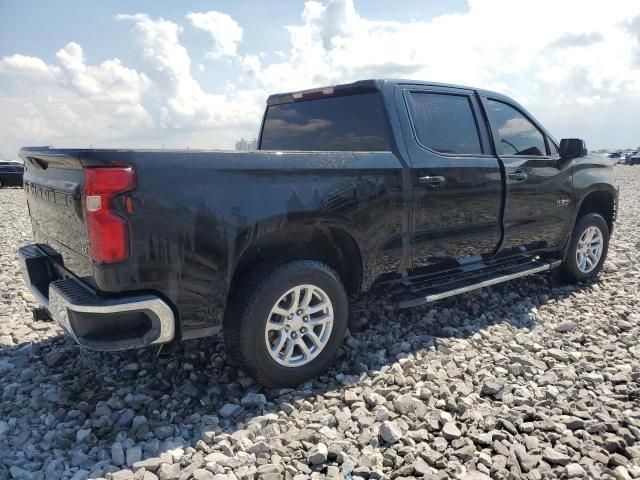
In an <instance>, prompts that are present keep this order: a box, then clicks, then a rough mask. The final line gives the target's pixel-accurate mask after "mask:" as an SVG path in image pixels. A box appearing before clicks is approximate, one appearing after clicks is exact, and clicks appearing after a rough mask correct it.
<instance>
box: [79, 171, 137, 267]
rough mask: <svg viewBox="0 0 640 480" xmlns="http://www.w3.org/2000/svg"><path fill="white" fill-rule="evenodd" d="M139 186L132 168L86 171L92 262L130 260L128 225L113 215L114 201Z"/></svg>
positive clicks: (85, 180) (88, 229) (86, 196)
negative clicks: (117, 196) (128, 258)
mask: <svg viewBox="0 0 640 480" xmlns="http://www.w3.org/2000/svg"><path fill="white" fill-rule="evenodd" d="M135 185H136V176H135V172H134V171H133V170H132V169H131V168H130V167H104V168H103V167H100V168H86V169H85V170H84V205H85V212H86V219H87V231H88V233H89V250H90V252H91V258H92V259H93V261H94V262H97V263H114V262H121V261H123V260H126V259H127V257H128V256H129V229H128V226H127V222H126V221H125V220H124V219H123V218H122V217H120V216H119V215H117V214H116V213H115V212H114V211H113V205H112V203H113V202H112V200H113V197H114V196H116V195H118V194H120V193H123V192H126V191H128V190H131V189H133V188H134V187H135Z"/></svg>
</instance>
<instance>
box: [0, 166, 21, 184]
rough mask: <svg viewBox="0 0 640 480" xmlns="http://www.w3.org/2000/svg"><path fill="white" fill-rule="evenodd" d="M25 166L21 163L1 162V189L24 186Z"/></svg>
mask: <svg viewBox="0 0 640 480" xmlns="http://www.w3.org/2000/svg"><path fill="white" fill-rule="evenodd" d="M23 173H24V165H22V164H21V163H19V162H5V161H0V188H1V187H19V186H22V175H23Z"/></svg>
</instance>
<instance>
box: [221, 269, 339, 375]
mask: <svg viewBox="0 0 640 480" xmlns="http://www.w3.org/2000/svg"><path fill="white" fill-rule="evenodd" d="M347 317H348V302H347V295H346V292H345V289H344V286H343V285H342V282H341V281H340V277H339V276H338V275H337V273H336V272H334V271H333V270H332V269H331V268H329V267H328V266H326V265H324V264H323V263H320V262H317V261H313V260H301V261H295V262H290V263H287V264H285V265H281V266H279V267H276V268H264V269H260V270H259V271H256V272H255V273H254V274H253V275H249V276H248V277H247V278H246V279H245V281H243V282H240V283H239V284H238V286H237V287H236V288H235V289H234V293H233V295H232V298H231V299H230V304H229V308H228V310H227V314H226V316H225V325H224V338H225V346H226V352H227V356H228V357H229V358H230V360H232V361H233V363H235V364H237V365H238V366H239V367H240V368H242V369H243V370H244V371H245V372H247V373H248V374H249V375H251V376H253V377H255V378H256V380H257V381H258V382H259V383H261V384H263V385H265V386H268V387H292V386H296V385H298V384H300V383H302V382H304V381H305V380H308V379H310V378H312V377H315V376H316V375H318V374H320V373H322V372H323V371H324V370H325V369H326V367H327V366H328V365H329V363H330V362H331V361H332V360H333V358H334V356H335V354H336V352H337V350H338V348H339V347H340V345H341V343H342V340H343V338H344V334H345V331H346V328H347Z"/></svg>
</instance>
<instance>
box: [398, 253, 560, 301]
mask: <svg viewBox="0 0 640 480" xmlns="http://www.w3.org/2000/svg"><path fill="white" fill-rule="evenodd" d="M561 263H562V261H561V260H552V261H543V260H540V259H537V258H535V259H530V260H529V261H527V262H522V263H520V262H519V263H517V264H515V265H513V264H512V265H510V266H508V267H506V268H504V267H503V268H501V269H500V270H493V271H491V269H487V270H488V271H487V270H485V271H483V272H479V273H478V274H475V275H474V274H472V275H471V276H467V277H466V278H460V277H458V278H449V279H448V280H447V281H444V282H442V283H439V282H437V280H436V281H434V283H433V284H432V285H428V286H419V285H411V284H409V289H408V291H405V292H404V293H403V294H401V295H399V296H398V297H399V298H397V302H396V305H397V306H398V308H410V307H417V306H419V305H424V304H426V303H430V302H434V301H436V300H441V299H443V298H447V297H452V296H454V295H459V294H461V293H466V292H471V291H473V290H478V289H480V288H484V287H489V286H491V285H497V284H499V283H504V282H508V281H509V280H513V279H516V278H520V277H526V276H527V275H532V274H534V273H539V272H544V271H547V270H551V269H553V268H556V267H558V266H560V264H561ZM418 292H419V295H418Z"/></svg>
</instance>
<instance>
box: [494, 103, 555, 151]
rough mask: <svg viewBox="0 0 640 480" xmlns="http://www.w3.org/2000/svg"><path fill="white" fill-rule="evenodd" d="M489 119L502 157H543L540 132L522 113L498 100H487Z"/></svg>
mask: <svg viewBox="0 0 640 480" xmlns="http://www.w3.org/2000/svg"><path fill="white" fill-rule="evenodd" d="M487 107H488V110H489V112H488V113H489V119H490V120H491V123H493V126H494V128H495V129H496V130H497V132H498V136H499V139H497V140H496V141H499V142H500V144H501V145H502V153H503V155H525V156H545V155H546V154H547V147H546V145H545V142H544V136H543V135H542V132H541V131H540V130H538V128H537V127H536V126H535V125H534V124H533V123H532V122H531V121H530V120H529V119H528V118H527V117H525V116H524V115H523V114H522V113H520V112H519V111H518V110H516V109H515V108H513V107H512V106H511V105H507V104H506V103H504V102H500V101H498V100H490V99H489V100H487Z"/></svg>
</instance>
